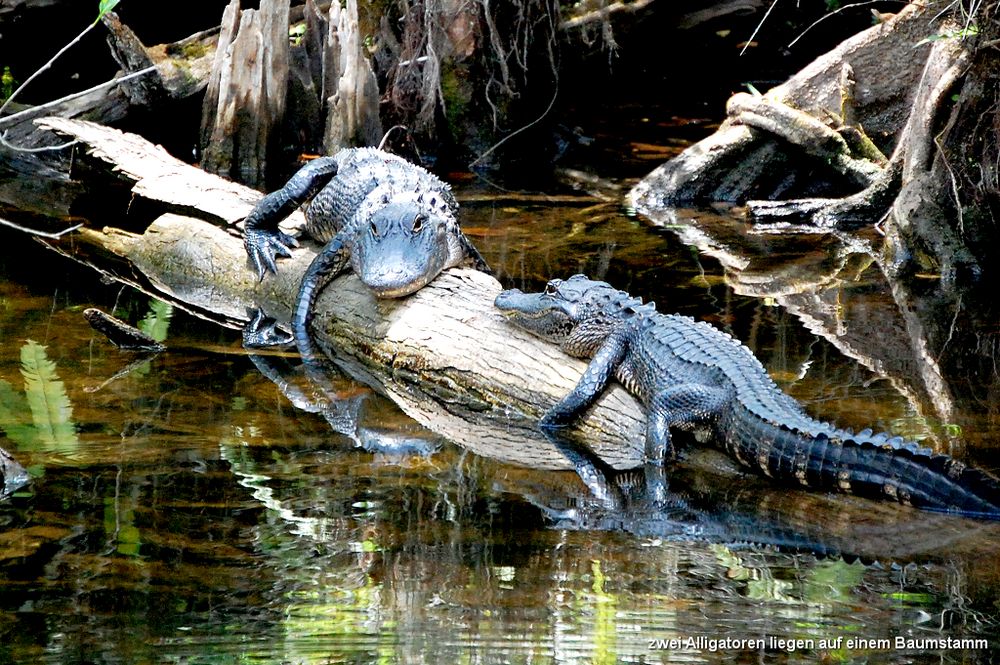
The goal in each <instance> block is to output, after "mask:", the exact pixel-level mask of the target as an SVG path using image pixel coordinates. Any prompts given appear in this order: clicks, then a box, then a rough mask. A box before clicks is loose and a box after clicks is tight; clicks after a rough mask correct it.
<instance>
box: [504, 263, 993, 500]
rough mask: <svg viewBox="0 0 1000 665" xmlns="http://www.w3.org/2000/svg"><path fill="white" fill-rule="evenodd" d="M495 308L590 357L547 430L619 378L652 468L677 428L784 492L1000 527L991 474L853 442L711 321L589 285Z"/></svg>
mask: <svg viewBox="0 0 1000 665" xmlns="http://www.w3.org/2000/svg"><path fill="white" fill-rule="evenodd" d="M496 306H497V307H498V308H499V309H500V310H501V311H502V312H504V314H505V315H506V316H507V317H508V318H509V319H510V320H511V321H512V322H513V323H514V324H515V325H517V326H519V327H521V328H524V329H525V330H528V331H529V332H531V333H534V334H536V335H538V336H540V337H542V338H543V339H546V340H548V341H550V342H553V343H556V344H559V345H560V346H561V348H562V349H563V350H564V351H565V352H566V353H568V354H569V355H572V356H576V357H580V358H591V359H592V360H591V362H590V364H589V365H588V367H587V369H586V370H585V372H584V374H583V377H582V378H581V379H580V381H579V383H578V384H577V386H576V387H575V388H574V389H573V390H572V391H571V392H570V393H569V394H568V395H567V396H566V397H565V398H564V399H563V400H562V401H560V402H559V403H558V404H556V405H555V406H554V407H553V408H552V409H551V410H549V411H548V413H546V414H545V416H544V417H543V418H542V421H541V423H540V424H541V425H542V426H543V427H546V428H556V427H563V426H566V425H568V424H569V423H571V422H572V421H573V420H574V419H575V418H577V417H579V416H580V415H581V414H583V412H584V411H585V410H586V409H587V408H588V407H589V406H590V405H591V404H593V402H594V401H595V400H596V399H597V398H598V397H599V396H600V394H601V393H602V392H603V390H604V389H605V387H606V386H607V384H608V382H609V381H610V380H611V378H612V377H615V378H617V379H618V381H619V382H621V383H622V384H623V385H624V386H625V387H626V388H627V389H628V390H629V392H631V393H633V394H634V395H635V396H636V397H638V398H639V399H640V400H641V401H642V402H643V403H644V404H645V406H646V408H647V409H648V412H649V417H648V422H647V430H646V457H647V460H648V461H649V462H651V463H654V464H662V463H663V460H664V459H669V458H672V457H673V446H672V444H671V438H670V428H671V427H677V428H680V429H692V428H694V427H697V426H699V425H707V426H710V427H712V428H714V430H715V431H716V433H717V440H718V441H719V442H720V444H721V447H722V448H723V449H724V450H725V451H726V452H728V453H729V454H730V455H732V456H733V457H735V458H736V459H737V460H738V461H739V462H740V463H741V464H743V465H744V466H747V467H749V468H751V469H754V470H756V471H759V472H762V473H763V474H765V475H767V476H769V477H771V478H774V479H776V480H779V481H782V482H786V483H792V484H797V485H801V486H803V487H808V488H811V489H818V490H838V491H842V492H849V493H852V494H856V495H859V496H867V497H872V498H883V499H890V500H894V501H898V502H900V503H903V504H907V505H913V506H916V507H919V508H924V509H927V510H939V511H948V512H957V513H962V514H965V515H969V516H976V517H990V518H1000V485H998V481H997V480H996V479H995V478H993V477H992V476H990V475H988V474H986V473H985V472H983V471H980V470H978V469H972V468H967V467H966V466H965V465H964V464H963V463H961V462H959V461H957V460H955V459H953V458H951V457H948V456H947V455H938V454H934V452H933V451H931V450H930V449H927V448H922V447H920V446H919V445H917V444H916V443H913V442H907V441H904V440H903V439H901V438H899V437H895V438H890V436H889V435H887V434H873V433H872V431H871V430H865V431H863V432H858V433H857V434H855V433H853V432H851V431H850V430H845V429H839V428H837V427H834V426H833V425H831V424H829V423H822V422H819V421H817V420H815V419H813V418H811V417H809V416H808V415H807V414H806V413H805V411H804V410H803V409H802V407H801V406H800V405H799V403H798V402H796V401H795V400H794V399H792V398H791V397H790V396H788V395H786V394H785V393H784V392H782V391H781V390H780V389H779V388H778V387H777V386H776V385H775V383H774V382H773V381H772V380H771V378H770V377H769V376H768V375H767V372H766V371H765V370H764V367H763V366H762V365H761V364H760V362H759V361H758V360H757V359H756V358H755V357H754V355H753V354H752V353H751V352H750V350H749V349H748V348H746V347H745V346H743V345H742V344H740V342H739V341H737V340H736V339H734V338H732V337H731V336H729V335H727V334H725V333H723V332H720V331H719V330H716V329H715V328H713V327H712V326H710V325H709V324H707V323H704V322H695V321H694V320H692V319H689V318H687V317H682V316H675V315H666V314H659V313H658V312H656V310H655V308H654V306H653V305H652V304H648V305H643V304H642V301H641V300H639V299H638V298H632V297H630V296H629V295H628V294H627V293H625V292H623V291H616V290H615V289H614V288H612V287H611V286H610V285H608V284H606V283H604V282H595V281H592V280H589V279H587V278H586V277H585V276H583V275H575V276H573V277H571V278H570V279H568V280H565V281H563V280H552V281H551V282H549V284H548V286H547V287H546V289H545V292H543V293H535V294H525V293H521V292H520V291H518V290H516V289H515V290H511V291H504V292H503V293H501V294H500V295H499V296H497V299H496Z"/></svg>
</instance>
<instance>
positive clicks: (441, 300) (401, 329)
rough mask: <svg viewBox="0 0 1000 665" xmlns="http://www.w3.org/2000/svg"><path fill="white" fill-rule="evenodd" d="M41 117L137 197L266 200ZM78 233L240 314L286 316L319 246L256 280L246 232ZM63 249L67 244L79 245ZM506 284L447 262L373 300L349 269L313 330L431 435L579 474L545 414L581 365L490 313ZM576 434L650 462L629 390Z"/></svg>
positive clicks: (148, 152)
mask: <svg viewBox="0 0 1000 665" xmlns="http://www.w3.org/2000/svg"><path fill="white" fill-rule="evenodd" d="M40 123H41V124H42V125H43V126H45V127H47V128H50V129H52V130H56V131H59V132H60V133H63V134H67V135H70V136H74V137H76V138H78V139H80V140H81V141H82V142H84V143H86V144H87V145H88V146H90V149H91V150H92V152H93V154H94V155H95V156H97V157H99V158H101V159H104V160H106V161H108V162H109V164H110V165H111V166H113V167H114V168H116V169H117V170H118V171H119V172H121V173H123V174H125V175H127V177H130V178H133V179H135V180H136V181H137V183H136V191H137V193H141V195H142V196H144V197H147V198H154V199H157V200H163V201H164V203H165V205H167V206H169V207H174V208H177V207H181V208H183V209H186V210H189V211H195V210H199V209H200V208H202V207H205V208H210V210H206V213H205V214H207V215H208V216H211V217H214V218H222V219H229V220H232V219H236V218H238V217H241V216H242V215H244V214H245V213H246V211H247V210H248V209H249V208H248V206H249V203H248V199H252V198H253V197H255V196H259V195H258V194H257V193H256V192H253V191H252V190H248V189H247V188H245V187H240V186H238V185H234V184H232V183H226V182H224V181H222V180H221V179H219V178H216V177H214V176H210V175H208V174H205V173H204V172H201V171H199V170H197V169H195V168H194V167H191V166H188V165H186V164H183V163H182V162H179V161H177V160H173V161H172V162H171V160H172V159H173V158H171V157H169V155H166V153H164V152H163V151H161V150H159V149H157V148H155V147H154V146H151V145H150V144H148V143H146V142H144V141H143V140H142V139H140V138H139V137H136V136H132V135H127V134H123V133H122V132H119V131H117V130H114V129H109V128H106V127H102V126H99V125H94V124H92V123H85V122H79V121H72V120H65V119H61V118H47V119H44V120H43V121H40ZM163 183H166V185H165V186H164V184H163ZM161 195H162V197H163V198H162V199H160V198H159V197H160V196H161ZM209 201H211V203H207V202H209ZM227 207H229V208H231V209H230V210H228V212H227V211H225V210H224V209H225V208H227ZM76 238H77V240H83V241H85V242H87V243H91V244H96V245H99V246H100V247H103V248H105V249H107V250H110V251H112V252H114V253H116V254H118V255H120V256H123V257H125V258H127V259H128V260H129V261H130V262H132V264H133V265H134V266H135V267H136V268H137V269H138V270H139V271H141V272H142V273H143V274H144V275H145V276H146V277H147V278H148V279H149V281H150V282H151V283H152V284H153V285H155V286H156V287H157V288H158V289H159V290H160V291H161V292H162V293H163V294H165V295H166V296H167V297H170V298H171V299H174V300H178V301H181V302H184V303H187V304H188V305H189V306H191V307H194V308H198V309H201V310H209V311H212V312H215V313H217V314H220V315H222V316H225V317H229V318H232V319H235V320H246V318H247V312H246V308H248V307H252V306H255V305H260V306H261V307H263V308H264V310H265V312H266V313H267V314H269V315H270V316H273V317H274V318H276V319H278V320H279V321H288V319H289V316H290V312H291V305H292V303H293V301H294V298H295V294H296V293H297V290H298V284H299V281H300V279H301V276H302V273H303V272H304V271H305V269H306V267H307V266H308V264H309V262H310V261H311V259H312V256H313V254H314V252H315V251H316V248H315V247H314V246H311V245H304V247H302V248H300V249H298V250H296V251H295V252H294V256H293V257H292V258H291V259H287V260H284V261H282V262H281V264H280V269H279V272H278V274H277V275H276V276H273V277H268V278H267V279H265V280H264V281H263V282H258V281H257V278H256V276H255V274H254V273H253V271H252V270H251V269H250V268H249V265H248V261H247V258H246V253H245V251H244V249H243V244H242V241H241V240H240V239H239V238H238V237H236V236H234V235H232V234H231V233H228V232H227V231H226V230H225V229H223V228H220V227H218V226H215V225H212V224H209V223H207V222H204V221H201V220H198V219H194V218H191V217H184V216H180V215H176V214H166V215H164V216H162V217H160V218H159V219H158V220H157V221H156V222H154V223H153V224H152V225H151V226H150V227H149V228H148V230H147V231H146V232H145V233H144V234H142V235H136V234H132V233H127V232H124V231H121V230H119V229H104V230H102V231H98V230H93V229H87V230H85V231H83V232H81V233H80V234H79V235H78V236H76ZM59 244H60V246H61V247H62V248H63V250H64V251H67V252H69V251H72V247H71V245H73V244H77V245H79V242H77V243H70V242H62V243H59ZM499 290H500V285H499V283H498V282H496V280H494V279H493V278H492V277H489V276H487V275H484V274H482V273H478V272H475V271H470V270H450V271H447V272H446V273H445V274H443V275H442V276H440V277H439V278H438V279H436V280H435V281H434V282H432V283H431V284H430V285H429V286H427V287H425V288H424V289H422V290H421V291H419V292H418V293H416V294H414V295H413V296H410V297H408V298H405V299H402V300H377V299H375V298H374V297H373V296H372V295H371V293H370V292H369V291H368V290H367V289H365V288H364V287H363V286H362V285H361V283H360V282H359V281H358V280H357V279H356V278H355V277H354V276H353V275H346V276H344V277H342V278H340V279H337V280H336V281H335V282H334V283H333V284H332V285H331V286H330V287H328V288H327V289H325V290H324V292H323V293H322V294H321V295H320V298H319V301H318V302H317V308H316V312H317V316H316V319H315V322H314V324H313V325H314V329H313V330H314V334H315V336H316V339H317V341H318V342H319V343H320V344H321V345H324V346H329V347H331V348H334V349H337V350H338V352H339V353H342V354H345V355H346V356H348V357H349V358H350V359H351V360H352V361H353V362H354V363H356V364H355V365H354V367H353V369H352V371H353V372H354V373H356V374H364V375H366V378H367V379H368V380H370V381H372V380H373V381H375V382H376V383H377V387H378V388H380V389H381V390H383V391H384V392H385V393H386V394H387V395H388V396H389V397H390V398H392V399H393V400H394V401H396V403H397V404H399V405H400V407H401V408H402V409H403V411H405V412H406V413H407V414H408V415H410V416H411V417H413V418H414V419H415V420H417V421H418V422H420V423H421V424H422V425H424V426H426V427H428V428H429V429H432V430H434V431H437V432H439V433H441V434H443V435H444V436H446V437H447V438H449V439H451V440H452V441H454V442H456V443H458V444H460V445H463V446H465V447H467V448H469V449H470V450H472V451H474V452H476V453H479V454H484V455H488V456H490V457H494V458H497V459H500V460H503V461H507V462H512V463H517V464H524V465H530V466H533V467H539V468H552V469H556V468H562V469H567V468H570V465H569V464H568V463H567V462H566V460H565V458H564V457H563V455H562V454H561V453H560V452H559V451H558V449H557V448H556V447H555V446H554V445H552V444H551V443H550V442H548V441H547V440H546V439H545V438H544V437H543V436H541V434H540V433H539V432H538V431H537V429H536V427H535V422H536V420H537V418H538V417H540V416H541V414H542V413H543V412H544V410H545V409H546V408H548V407H549V406H551V405H552V404H553V403H554V402H555V401H556V400H557V399H559V398H561V397H562V396H563V395H565V394H566V393H567V392H568V391H569V390H570V389H571V388H572V387H573V385H575V382H576V381H577V379H578V378H579V376H580V374H581V373H582V370H583V367H584V364H583V363H582V362H579V361H576V360H572V359H570V358H568V357H566V356H565V355H563V354H562V352H561V351H559V350H558V349H557V348H555V347H553V346H551V345H548V344H545V343H543V342H541V341H540V340H537V339H536V338H533V337H531V336H529V335H527V334H526V333H523V332H520V331H517V330H515V329H513V328H512V327H511V326H509V325H508V324H507V323H506V322H505V321H504V319H503V318H502V317H501V316H500V314H499V313H498V312H497V311H496V310H495V309H494V307H493V299H494V297H495V296H496V294H497V292H499ZM575 431H576V432H578V434H579V436H580V437H581V440H582V441H583V442H585V443H586V444H587V445H589V446H591V448H592V449H593V450H594V451H595V452H596V453H597V454H599V455H600V456H601V457H603V458H604V459H605V460H606V461H608V462H609V463H610V464H612V465H614V466H617V467H629V466H635V465H636V464H639V463H641V461H642V445H643V438H644V416H643V413H642V410H641V408H640V407H639V405H638V404H637V403H636V401H635V400H634V399H633V398H632V397H631V396H630V395H629V394H628V393H627V392H625V391H624V390H623V389H621V388H620V387H617V386H616V387H614V388H612V389H611V390H610V391H608V393H607V394H606V395H605V397H604V398H602V399H601V400H600V401H599V403H598V404H597V405H596V406H595V407H594V408H593V409H592V410H591V411H590V412H589V414H588V416H587V418H585V419H584V420H583V421H582V423H581V426H580V427H579V428H577V429H576V430H575Z"/></svg>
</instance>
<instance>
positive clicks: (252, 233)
mask: <svg viewBox="0 0 1000 665" xmlns="http://www.w3.org/2000/svg"><path fill="white" fill-rule="evenodd" d="M337 168H338V167H337V161H336V160H335V159H334V158H333V157H320V158H318V159H314V160H312V161H311V162H309V163H308V164H306V165H305V166H303V167H302V168H301V169H299V170H298V171H297V172H296V173H295V175H293V176H292V177H291V178H290V179H289V180H288V182H287V183H285V186H284V187H282V188H281V189H279V190H277V191H274V192H271V193H270V194H268V195H267V196H265V197H264V198H262V199H261V200H260V201H258V202H257V205H255V206H254V208H253V210H251V211H250V214H249V215H247V217H246V220H245V221H244V223H243V245H244V246H245V247H246V250H247V255H248V256H249V257H250V262H251V263H252V264H253V267H254V269H255V270H256V271H257V276H258V277H259V278H260V279H261V280H263V279H264V275H265V274H267V273H268V272H272V273H274V272H277V271H278V267H277V265H275V262H274V259H275V257H276V256H291V255H292V253H291V248H292V247H296V246H297V245H298V242H296V240H295V238H293V237H291V236H290V235H288V234H287V233H283V232H282V231H281V230H279V229H278V222H280V221H281V220H283V219H284V218H285V217H288V215H290V214H291V213H292V211H293V210H295V209H296V208H298V207H299V206H300V205H302V204H303V203H305V202H306V201H308V200H309V199H311V198H312V197H313V196H315V195H316V193H317V192H319V190H321V189H323V188H324V187H325V186H326V185H327V183H329V182H330V180H332V179H333V177H334V176H336V175H337Z"/></svg>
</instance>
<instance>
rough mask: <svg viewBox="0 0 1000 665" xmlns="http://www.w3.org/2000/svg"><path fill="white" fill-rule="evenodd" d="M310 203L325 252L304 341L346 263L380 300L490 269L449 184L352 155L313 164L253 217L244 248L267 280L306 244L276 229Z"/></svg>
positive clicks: (305, 311)
mask: <svg viewBox="0 0 1000 665" xmlns="http://www.w3.org/2000/svg"><path fill="white" fill-rule="evenodd" d="M310 199H311V200H310ZM307 201H309V207H308V209H307V210H306V226H305V232H306V233H307V234H309V235H310V236H311V237H312V238H314V239H315V240H317V241H319V242H323V243H326V244H325V246H324V247H323V250H322V251H321V252H320V253H319V254H318V255H317V256H316V258H315V259H313V262H312V264H311V265H310V266H309V269H308V270H307V271H306V273H305V275H304V276H303V278H302V283H301V285H300V287H299V293H298V297H297V298H296V302H295V308H294V314H293V320H292V329H293V333H294V335H295V338H296V340H297V341H300V340H306V339H307V337H308V332H307V330H308V324H309V322H310V320H311V319H312V308H313V305H314V303H315V301H316V297H317V295H318V294H319V292H320V291H321V290H322V289H323V287H324V286H326V285H327V284H328V283H329V282H330V280H332V279H333V278H334V277H335V276H336V275H337V274H338V273H340V272H341V271H342V270H343V269H344V267H345V266H346V265H347V263H348V262H350V264H351V267H352V268H353V270H354V272H355V273H356V274H357V275H358V277H359V278H360V279H361V281H362V282H364V283H365V284H366V285H367V286H368V287H369V288H371V290H372V291H373V292H374V293H375V295H376V296H378V297H380V298H399V297H402V296H405V295H409V294H411V293H413V292H414V291H417V290H418V289H420V288H422V287H423V286H424V285H426V284H427V283H428V282H430V281H431V280H432V279H434V278H435V277H437V275H438V274H439V273H440V272H441V271H442V270H444V269H446V268H452V267H455V266H471V267H474V268H477V269H479V270H484V271H487V272H488V271H489V268H488V266H487V265H486V262H485V261H484V260H483V257H482V256H480V254H479V252H478V251H477V250H476V248H475V247H474V246H473V245H472V243H471V242H469V240H468V238H466V237H465V235H464V234H463V233H462V230H461V228H460V226H459V222H458V218H457V212H458V203H457V202H456V201H455V197H454V196H453V195H452V193H451V190H450V188H449V187H448V185H447V184H445V183H444V182H443V181H441V180H440V179H439V178H437V177H436V176H434V175H433V174H431V173H430V172H429V171H427V170H425V169H423V168H421V167H419V166H416V165H415V164H411V163H410V162H407V161H406V160H404V159H402V158H401V157H398V156H396V155H393V154H390V153H387V152H384V151H382V150H378V149H375V148H349V149H345V150H341V151H340V152H338V153H337V154H336V155H334V156H332V157H320V158H318V159H315V160H313V161H311V162H309V163H308V164H306V165H305V166H303V167H302V168H301V169H299V171H298V172H297V173H296V174H295V175H293V176H292V177H291V179H290V180H289V181H288V182H287V183H286V184H285V186H284V187H282V188H281V189H279V190H277V191H275V192H272V193H270V194H268V195H267V196H265V197H264V198H262V199H261V200H260V201H259V202H258V203H257V205H256V206H255V207H254V209H253V210H252V211H251V212H250V214H249V215H248V216H247V218H246V220H245V225H244V239H243V241H244V245H245V246H246V249H247V254H248V255H249V256H250V261H251V263H253V266H254V268H255V269H256V270H257V274H258V275H259V277H260V279H262V280H263V279H264V276H265V275H266V274H267V272H272V273H273V272H277V266H276V263H275V257H276V256H291V251H290V249H291V248H292V247H295V246H296V245H297V244H298V243H297V242H296V240H295V239H294V238H292V237H291V236H289V235H287V234H285V233H283V232H282V231H280V230H279V229H278V222H280V221H281V220H282V219H284V218H285V217H287V216H288V215H289V214H290V213H291V212H292V211H293V210H295V209H296V208H298V207H299V206H300V205H302V204H303V203H305V202H307ZM300 346H301V345H300Z"/></svg>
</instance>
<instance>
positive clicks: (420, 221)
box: [413, 214, 427, 233]
mask: <svg viewBox="0 0 1000 665" xmlns="http://www.w3.org/2000/svg"><path fill="white" fill-rule="evenodd" d="M425 221H427V215H421V214H418V215H417V216H416V217H414V218H413V232H414V233H420V231H421V230H422V229H423V228H424V222H425Z"/></svg>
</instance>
